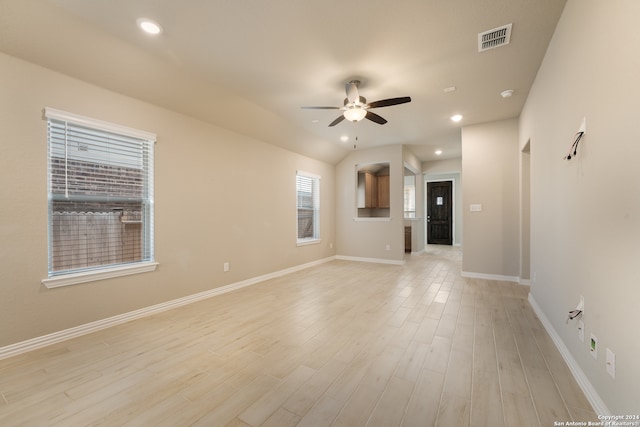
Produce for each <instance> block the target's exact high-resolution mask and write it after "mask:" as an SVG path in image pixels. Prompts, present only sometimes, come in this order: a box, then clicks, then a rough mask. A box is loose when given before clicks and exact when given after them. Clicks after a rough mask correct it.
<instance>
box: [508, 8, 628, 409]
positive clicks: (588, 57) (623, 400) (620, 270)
mask: <svg viewBox="0 0 640 427" xmlns="http://www.w3.org/2000/svg"><path fill="white" fill-rule="evenodd" d="M639 16H640V2H638V1H637V0H615V1H607V2H605V1H601V0H569V1H568V2H567V4H566V6H565V9H564V13H563V15H562V18H561V20H560V22H559V24H558V27H557V29H556V32H555V35H554V37H553V39H552V42H551V44H550V46H549V48H548V51H547V53H546V56H545V59H544V62H543V64H542V66H541V67H540V70H539V72H538V75H537V77H536V80H535V84H534V85H533V88H532V90H531V92H530V95H529V97H528V100H527V102H526V105H525V108H524V110H523V112H522V115H521V120H520V145H521V146H523V145H524V144H526V142H527V141H529V140H530V141H531V209H532V210H531V227H532V230H531V231H532V232H531V244H532V247H531V255H532V263H531V272H532V279H533V277H534V276H535V281H534V282H533V283H532V287H531V293H532V297H533V298H534V299H535V301H536V302H537V303H538V305H539V306H540V308H541V309H542V311H543V312H544V314H545V316H546V317H547V318H548V319H549V321H550V322H551V324H552V326H553V328H554V329H555V331H556V332H557V333H558V335H559V336H560V338H561V339H562V341H563V342H564V344H565V345H566V347H567V348H568V350H569V351H570V353H571V355H572V356H573V358H574V359H575V360H576V362H577V363H578V364H579V366H580V368H581V369H582V371H583V372H584V373H585V374H586V376H587V377H588V380H589V382H590V383H591V384H592V385H593V386H594V387H595V389H596V390H597V393H598V394H599V396H600V397H601V398H602V399H603V401H604V403H605V404H606V406H607V407H608V408H609V410H610V411H611V413H613V414H638V413H640V363H639V362H638V355H640V333H639V332H638V331H639V330H640V316H638V307H639V302H640V269H638V259H639V257H640V175H639V172H638V170H639V169H638V159H640V139H639V137H638V135H639V132H638V124H637V122H638V115H639V113H640V108H639V105H640V103H639V102H640V78H639V76H640V54H639V53H638V52H639V47H640V27H639V26H638V22H637V21H638V17H639ZM583 117H586V130H587V133H586V136H585V138H584V140H583V141H582V142H581V143H580V147H579V150H578V154H577V156H576V158H575V159H573V160H571V161H566V160H563V157H564V156H565V155H566V153H567V151H568V149H569V146H570V145H571V142H572V139H573V137H574V133H575V132H576V131H577V130H578V127H579V125H580V122H581V120H582V118H583ZM580 295H583V296H584V299H585V313H584V322H585V332H586V336H587V340H588V337H589V335H590V334H591V333H594V334H595V335H596V336H597V338H598V339H599V346H600V350H599V354H598V359H597V360H594V359H593V358H592V357H591V355H590V353H589V350H588V345H587V343H586V342H585V343H582V342H580V341H578V339H577V332H576V325H575V322H570V323H569V324H566V323H565V320H566V318H567V313H568V311H569V310H571V309H573V308H574V307H575V306H576V304H577V302H578V298H579V296H580ZM606 348H610V349H611V350H612V351H613V352H614V353H615V354H616V378H615V380H613V379H612V378H610V377H609V376H608V375H607V373H606V370H605V366H606V365H605V349H606Z"/></svg>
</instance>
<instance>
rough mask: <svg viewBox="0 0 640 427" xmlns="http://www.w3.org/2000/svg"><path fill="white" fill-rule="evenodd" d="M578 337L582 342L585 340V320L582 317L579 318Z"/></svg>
mask: <svg viewBox="0 0 640 427" xmlns="http://www.w3.org/2000/svg"><path fill="white" fill-rule="evenodd" d="M578 339H579V340H580V342H584V321H583V320H582V319H579V320H578Z"/></svg>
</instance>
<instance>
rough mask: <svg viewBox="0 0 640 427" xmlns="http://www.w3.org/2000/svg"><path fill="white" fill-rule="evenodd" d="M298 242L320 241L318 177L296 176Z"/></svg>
mask: <svg viewBox="0 0 640 427" xmlns="http://www.w3.org/2000/svg"><path fill="white" fill-rule="evenodd" d="M296 195H297V207H298V242H305V241H312V240H318V239H320V177H319V176H316V175H312V174H309V173H305V172H298V173H297V174H296Z"/></svg>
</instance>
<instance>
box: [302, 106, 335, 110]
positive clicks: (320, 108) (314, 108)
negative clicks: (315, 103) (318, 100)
mask: <svg viewBox="0 0 640 427" xmlns="http://www.w3.org/2000/svg"><path fill="white" fill-rule="evenodd" d="M300 108H302V109H304V110H339V109H341V108H342V107H300Z"/></svg>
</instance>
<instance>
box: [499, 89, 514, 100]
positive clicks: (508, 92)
mask: <svg viewBox="0 0 640 427" xmlns="http://www.w3.org/2000/svg"><path fill="white" fill-rule="evenodd" d="M512 95H513V89H507V90H503V91H502V92H500V96H501V97H503V98H511V96H512Z"/></svg>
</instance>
